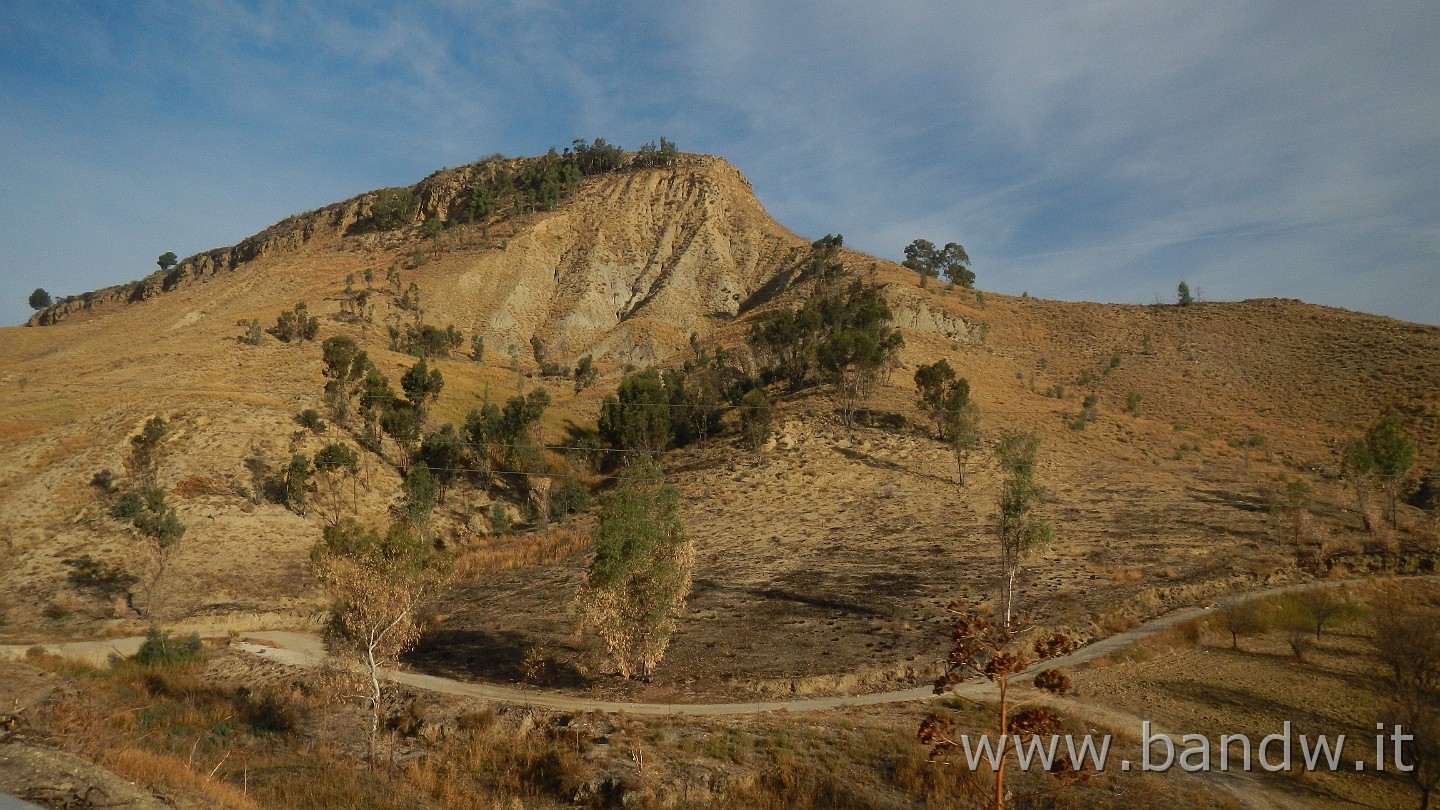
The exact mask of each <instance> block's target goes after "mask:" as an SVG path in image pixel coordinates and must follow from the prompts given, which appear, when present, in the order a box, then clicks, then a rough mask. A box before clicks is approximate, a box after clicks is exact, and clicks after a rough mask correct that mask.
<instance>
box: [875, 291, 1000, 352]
mask: <svg viewBox="0 0 1440 810" xmlns="http://www.w3.org/2000/svg"><path fill="white" fill-rule="evenodd" d="M884 296H885V303H887V304H889V306H890V313H891V315H892V316H893V317H894V319H895V325H896V326H898V327H901V328H902V329H913V330H915V331H917V332H933V333H935V334H937V335H940V336H942V337H945V338H948V339H950V340H953V341H956V342H959V343H971V342H975V341H976V340H977V336H976V331H975V326H976V325H975V324H972V323H968V322H966V321H965V320H964V319H963V318H959V317H957V316H955V315H951V314H950V313H948V312H945V311H944V310H942V309H939V308H937V307H932V306H931V305H930V304H929V303H928V302H927V301H926V300H925V296H924V295H922V294H920V293H918V292H915V291H913V290H906V289H903V288H900V287H896V286H893V285H892V286H887V287H886V288H885V291H884Z"/></svg>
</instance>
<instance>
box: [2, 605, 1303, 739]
mask: <svg viewBox="0 0 1440 810" xmlns="http://www.w3.org/2000/svg"><path fill="white" fill-rule="evenodd" d="M1327 584H1332V583H1305V584H1300V585H1287V586H1282V587H1276V588H1267V589H1263V590H1258V591H1252V592H1250V593H1248V594H1245V595H1244V598H1246V599H1258V598H1262V597H1266V596H1273V595H1275V594H1277V593H1283V592H1287V591H1296V590H1304V589H1306V588H1314V587H1324V586H1325V585H1327ZM1210 609H1211V608H1209V607H1190V608H1182V609H1180V610H1176V611H1172V612H1170V613H1167V614H1165V615H1164V616H1161V617H1159V618H1156V619H1152V620H1151V621H1149V622H1146V623H1145V624H1142V625H1140V626H1138V627H1135V628H1132V629H1130V630H1126V631H1125V632H1123V633H1117V634H1116V635H1113V636H1110V637H1108V638H1104V639H1101V640H1100V641H1097V642H1095V643H1093V644H1089V645H1087V646H1085V647H1082V648H1080V649H1078V650H1076V651H1075V652H1074V653H1072V654H1070V655H1067V656H1063V657H1061V658H1055V659H1052V660H1050V661H1046V662H1044V663H1042V664H1038V665H1036V666H1034V667H1032V668H1030V669H1029V670H1027V671H1026V672H1025V673H1024V674H1023V675H1021V676H1020V678H1021V679H1024V678H1029V677H1033V676H1034V675H1036V674H1038V673H1040V672H1043V671H1045V670H1047V669H1055V668H1059V667H1069V666H1075V665H1077V664H1083V663H1086V662H1089V661H1094V660H1095V659H1097V658H1102V657H1104V656H1106V655H1109V654H1111V653H1113V652H1116V651H1118V650H1121V649H1123V648H1125V647H1127V646H1129V645H1131V644H1134V643H1135V642H1137V641H1139V640H1141V639H1143V638H1146V637H1147V636H1152V635H1155V634H1156V633H1161V632H1164V631H1166V630H1169V629H1170V628H1172V627H1174V626H1175V625H1177V624H1181V623H1183V622H1187V621H1189V620H1191V619H1195V618H1198V617H1200V616H1204V615H1205V614H1206V613H1208V612H1209V610H1210ZM143 641H144V638H143V637H138V636H137V637H133V638H121V639H108V640H105V641H72V642H64V643H56V644H41V645H0V656H6V657H11V658H19V657H23V656H24V655H25V653H26V651H28V650H29V649H30V648H31V647H33V646H41V647H44V648H45V650H46V651H47V652H52V653H57V654H60V655H65V656H69V657H74V658H79V659H83V660H89V661H92V662H96V663H103V662H104V661H106V660H107V659H108V658H109V657H110V656H111V655H116V654H118V655H133V654H134V653H135V651H136V650H138V649H139V648H140V644H141V643H142V642H143ZM235 646H237V647H238V648H239V649H242V650H245V651H246V652H250V653H253V654H255V655H259V656H262V657H264V658H267V659H269V660H271V661H275V662H277V663H281V664H287V665H290V666H297V667H307V668H308V667H314V666H318V665H319V664H321V663H322V662H323V661H324V660H325V659H326V655H327V654H326V651H325V645H324V641H323V640H322V639H321V638H320V636H319V635H318V634H315V633H311V632H295V631H279V630H266V631H254V632H250V633H241V634H240V640H239V641H238V642H237V643H236V645H235ZM386 674H387V676H388V677H389V678H390V680H392V681H394V682H396V683H400V684H404V685H406V686H410V687H414V688H416V689H424V690H427V691H431V692H438V693H441V694H448V695H459V696H463V697H474V698H481V699H483V700H491V701H495V702H497V703H512V704H519V705H527V706H536V707H540V708H546V709H557V710H560V711H598V712H612V713H620V712H624V713H626V714H646V715H702V716H711V717H714V716H722V715H738V714H758V713H762V712H780V711H784V712H813V711H823V710H826V709H837V708H841V707H846V706H873V705H877V704H882V703H907V702H912V701H920V700H927V699H930V698H933V697H935V693H934V689H933V688H931V687H930V686H917V687H912V688H909V689H900V690H896V691H891V692H875V693H871V694H865V695H839V696H833V697H818V698H797V699H794V700H776V701H757V702H741V703H624V702H618V701H608V700H594V699H591V698H585V697H577V696H573V695H565V694H561V693H556V692H544V691H540V690H533V689H521V688H517V687H512V686H501V685H498V684H485V683H467V682H465V681H457V680H453V679H451V678H441V677H437V676H434V675H424V674H421V673H418V672H406V671H400V670H394V671H390V672H388V673H386ZM990 688H991V685H990V684H989V683H988V682H985V681H971V682H967V683H962V684H959V685H958V686H956V687H955V688H954V690H953V693H954V694H958V695H961V696H963V697H981V696H983V695H985V694H986V693H987V692H988V691H989V690H990ZM947 694H948V693H947Z"/></svg>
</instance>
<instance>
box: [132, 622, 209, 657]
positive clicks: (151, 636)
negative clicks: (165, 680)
mask: <svg viewBox="0 0 1440 810" xmlns="http://www.w3.org/2000/svg"><path fill="white" fill-rule="evenodd" d="M203 646H204V645H202V644H201V643H200V634H199V633H191V634H190V635H189V636H188V637H186V638H183V639H181V638H177V637H173V636H169V635H167V634H166V633H165V632H164V631H163V630H161V629H160V628H158V627H151V628H150V631H149V632H148V633H146V634H145V642H144V643H143V644H141V645H140V651H139V652H137V653H135V661H136V662H137V663H139V664H141V665H142V666H147V667H172V666H179V665H181V664H189V663H191V662H193V661H195V660H196V659H198V658H199V657H200V650H201V649H202V647H203Z"/></svg>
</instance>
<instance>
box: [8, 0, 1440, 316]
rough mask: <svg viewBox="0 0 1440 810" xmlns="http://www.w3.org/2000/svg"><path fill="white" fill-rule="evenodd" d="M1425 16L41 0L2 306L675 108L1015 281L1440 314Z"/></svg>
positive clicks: (900, 230)
mask: <svg viewBox="0 0 1440 810" xmlns="http://www.w3.org/2000/svg"><path fill="white" fill-rule="evenodd" d="M1437 38H1440V12H1437V11H1436V10H1435V9H1434V8H1433V4H1426V3H1420V2H1396V3H1387V4H1385V5H1383V6H1376V5H1373V4H1342V3H1334V2H1325V3H1314V4H1307V5H1305V6H1304V7H1303V9H1302V8H1299V7H1284V6H1278V5H1260V6H1256V5H1255V4H1249V3H1234V2H1220V3H1215V2H1203V3H1202V2H1196V1H1194V0H1182V2H1175V3H1168V4H1163V5H1156V4H1153V3H1142V2H1139V1H1138V0H1093V1H1092V2H1081V3H1071V4H1064V5H1063V6H1056V5H1054V4H1020V5H1016V4H1007V5H1005V6H1003V7H1002V6H996V5H994V4H985V3H949V2H946V3H941V2H919V1H918V0H910V1H909V2H903V1H902V2H898V3H890V4H885V6H884V7H881V6H879V5H875V6H871V7H858V8H857V7H854V4H851V5H849V6H836V5H835V4H821V3H813V2H809V3H807V2H794V1H792V2H759V0H710V1H709V2H694V1H693V0H684V1H683V2H677V3H673V4H653V5H651V4H630V3H620V2H606V3H600V4H591V5H588V6H586V7H585V8H584V10H583V11H582V10H577V8H576V7H575V6H573V5H572V4H562V3H557V2H548V1H547V0H511V1H510V2H496V3H485V4H475V3H469V2H462V0H443V1H437V2H431V3H407V4H379V5H362V6H355V5H353V4H340V3H332V2H319V1H318V0H317V1H316V2H301V3H274V2H268V3H267V2H240V0H190V2H187V3H183V4H173V3H161V2H158V0H149V1H148V2H141V3H138V4H130V5H125V6H123V7H121V6H114V7H111V6H103V5H102V6H94V5H92V4H81V3H71V4H66V3H59V4H56V3H45V4H40V3H38V2H28V0H20V1H19V2H16V3H14V4H12V6H11V7H10V8H9V10H7V13H6V15H5V19H4V20H0V104H3V105H4V106H5V109H6V110H7V115H6V117H5V120H4V121H3V122H0V136H3V137H4V139H5V143H6V145H7V158H6V160H5V161H4V162H3V163H0V191H3V192H5V193H4V195H3V199H0V217H3V221H4V222H5V223H6V226H5V237H6V241H7V250H6V251H5V252H4V254H5V255H0V266H3V268H4V273H3V283H0V317H3V318H4V319H5V320H10V321H17V320H19V319H20V318H22V317H23V315H24V312H23V304H22V303H21V302H23V300H24V296H25V294H26V293H28V291H29V289H30V288H31V287H33V286H35V285H36V284H45V285H47V286H50V287H53V288H55V289H54V290H53V291H55V292H60V293H64V292H75V291H78V290H80V289H84V288H88V287H94V286H99V285H101V284H104V283H109V282H113V281H116V280H120V279H123V278H128V277H131V276H134V275H138V274H140V273H142V272H144V270H145V269H146V268H147V267H148V266H150V262H151V261H152V259H151V258H150V257H152V256H154V255H156V254H157V253H159V252H160V251H161V250H164V249H174V250H176V251H177V252H189V251H192V250H200V249H203V248H206V247H211V246H214V245H219V244H228V243H232V242H234V241H237V240H238V239H240V238H242V237H243V236H245V235H247V234H248V233H250V232H253V231H254V230H258V229H259V228H261V227H263V226H264V225H266V224H269V223H270V222H273V221H274V220H277V219H279V218H281V217H283V216H285V215H287V214H289V213H293V212H295V211H299V210H305V209H308V208H312V207H315V206H317V205H321V204H323V203H325V202H329V201H332V200H334V199H338V198H341V197H344V196H347V195H349V194H353V193H357V192H359V191H362V190H364V189H367V188H372V187H377V186H384V185H393V184H398V183H407V182H412V181H413V180H414V179H416V178H417V177H419V176H422V175H424V174H426V173H428V172H429V171H430V170H432V169H434V168H437V167H439V166H441V165H455V164H458V163H462V162H466V161H469V160H473V159H475V158H477V157H479V156H481V155H483V154H486V153H488V152H492V151H497V150H499V151H505V152H507V153H512V154H517V153H529V152H535V151H541V150H543V149H545V148H546V147H548V146H551V145H564V144H565V143H567V142H568V141H569V140H570V139H571V138H573V137H592V138H593V137H595V136H604V137H607V138H610V139H612V140H618V141H620V142H621V143H625V144H627V145H634V144H636V143H639V142H641V141H644V140H649V139H652V138H654V137H656V136H657V135H660V134H666V135H669V136H670V137H672V138H674V139H676V140H678V141H679V142H680V144H681V146H682V147H684V148H689V149H696V150H703V151H710V152H715V153H719V154H722V155H724V156H725V157H727V158H729V159H730V160H732V161H733V162H735V163H736V164H737V165H739V166H740V167H741V168H742V169H744V170H745V171H746V173H747V174H748V175H749V176H750V178H751V180H752V182H753V184H754V186H755V188H756V190H757V193H758V194H759V195H760V197H761V199H762V201H763V202H764V203H765V204H766V206H767V207H768V208H769V209H770V210H771V212H772V213H774V214H775V215H776V216H777V218H779V219H780V220H781V221H782V222H783V223H784V224H786V225H788V226H790V227H792V228H793V229H795V230H797V231H799V232H801V233H805V234H807V235H815V236H818V235H820V234H823V233H826V232H836V231H839V232H844V233H845V235H846V238H847V243H848V244H853V245H855V246H856V247H858V248H861V249H864V250H869V251H871V252H874V253H877V254H879V255H885V256H891V257H898V256H899V255H900V252H901V248H902V247H903V245H904V244H906V243H907V242H909V241H910V240H911V239H914V238H916V237H921V236H923V237H926V238H931V239H938V240H951V239H955V240H959V241H962V242H964V243H965V244H966V246H967V248H969V249H970V253H971V255H972V256H973V257H975V259H976V264H977V271H978V272H979V274H980V280H981V285H982V286H988V287H990V288H993V289H998V290H1001V291H1007V292H1016V293H1018V292H1020V291H1021V290H1028V291H1030V292H1031V293H1033V294H1036V295H1051V296H1057V297H1069V298H1087V299H1108V300H1129V301H1133V300H1137V299H1139V300H1148V299H1149V298H1150V297H1152V296H1155V295H1166V296H1168V295H1172V294H1173V290H1174V285H1175V283H1176V281H1177V280H1178V279H1179V278H1180V277H1182V276H1183V277H1186V278H1187V279H1188V280H1190V281H1191V283H1192V286H1197V287H1200V288H1202V289H1204V290H1205V291H1206V292H1207V294H1208V295H1210V296H1211V297H1213V298H1242V297H1252V296H1258V295H1287V296H1297V297H1303V298H1306V299H1307V300H1315V301H1319V302H1322V303H1329V304H1337V305H1343V306H1351V307H1356V308H1361V309H1367V310H1371V311H1377V312H1382V313H1386V314H1391V315H1395V316H1398V317H1405V318H1410V319H1415V320H1425V321H1429V322H1432V323H1433V322H1440V316H1437V315H1436V314H1435V313H1436V312H1437V311H1440V307H1437V303H1440V301H1437V298H1440V296H1437V284H1436V281H1435V279H1436V277H1437V274H1436V271H1437V269H1440V240H1437V229H1440V225H1437V219H1440V217H1437V212H1440V191H1437V189H1440V95H1437V94H1435V93H1434V92H1433V88H1434V87H1436V86H1440V54H1437V53H1436V51H1435V49H1434V47H1433V42H1434V41H1436V39H1437ZM47 217H48V218H49V220H50V221H49V222H47ZM57 218H58V219H60V220H62V221H63V222H64V225H65V227H64V228H63V229H62V228H59V227H56V226H55V225H54V220H56V219H57ZM37 268H43V269H37ZM5 313H10V314H9V315H8V316H7V315H5Z"/></svg>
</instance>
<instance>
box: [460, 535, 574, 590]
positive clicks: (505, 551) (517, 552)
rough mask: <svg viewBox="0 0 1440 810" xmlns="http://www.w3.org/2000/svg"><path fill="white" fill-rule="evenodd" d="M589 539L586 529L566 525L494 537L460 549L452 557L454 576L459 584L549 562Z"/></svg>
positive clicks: (560, 558) (563, 557)
mask: <svg viewBox="0 0 1440 810" xmlns="http://www.w3.org/2000/svg"><path fill="white" fill-rule="evenodd" d="M591 540H592V538H591V535H590V532H589V531H588V530H585V529H578V528H572V527H569V526H557V527H554V528H551V529H548V530H546V531H540V532H528V533H525V534H515V535H509V536H506V537H502V538H496V539H494V540H492V541H490V542H488V543H486V544H485V545H483V546H480V547H478V548H472V549H468V550H466V551H464V552H462V553H461V554H460V556H459V557H457V558H456V560H455V579H456V581H457V582H461V583H463V582H469V581H473V580H475V579H477V578H479V577H483V576H487V575H489V574H494V573H498V572H500V571H508V570H510V569H512V568H522V567H524V566H527V565H550V564H553V563H556V562H559V561H560V560H563V559H565V558H567V557H570V556H572V555H574V554H579V553H580V552H582V551H584V550H585V549H587V548H589V547H590V543H591Z"/></svg>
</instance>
